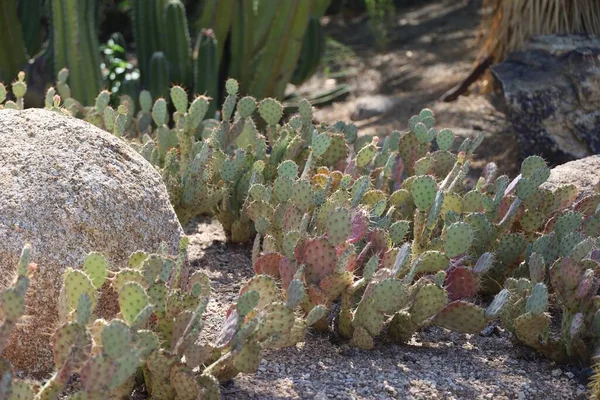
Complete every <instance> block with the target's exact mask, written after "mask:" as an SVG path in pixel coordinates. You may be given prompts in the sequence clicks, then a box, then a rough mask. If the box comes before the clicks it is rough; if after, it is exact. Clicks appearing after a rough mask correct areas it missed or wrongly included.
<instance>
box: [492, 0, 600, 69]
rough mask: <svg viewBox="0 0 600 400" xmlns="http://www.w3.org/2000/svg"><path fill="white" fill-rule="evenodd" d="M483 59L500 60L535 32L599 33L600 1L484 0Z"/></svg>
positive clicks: (540, 33)
mask: <svg viewBox="0 0 600 400" xmlns="http://www.w3.org/2000/svg"><path fill="white" fill-rule="evenodd" d="M483 10H484V16H483V19H482V22H481V33H482V36H481V39H482V41H483V43H482V47H481V53H480V59H484V58H487V57H491V59H492V62H493V63H497V62H501V61H502V60H504V58H505V57H506V56H507V55H508V54H509V53H510V52H513V51H515V50H519V49H521V48H522V46H523V45H524V44H525V43H526V42H527V40H528V39H529V38H531V37H532V36H536V35H550V34H568V33H586V34H592V35H600V0H484V2H483Z"/></svg>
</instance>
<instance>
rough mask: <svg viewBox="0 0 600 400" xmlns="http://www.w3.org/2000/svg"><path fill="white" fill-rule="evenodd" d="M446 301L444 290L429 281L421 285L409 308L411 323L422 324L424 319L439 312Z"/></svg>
mask: <svg viewBox="0 0 600 400" xmlns="http://www.w3.org/2000/svg"><path fill="white" fill-rule="evenodd" d="M447 303H448V297H447V295H446V291H445V290H444V289H442V288H440V287H439V286H438V285H436V284H434V283H431V284H427V285H425V286H423V287H422V288H421V289H419V291H418V292H417V295H416V296H415V300H414V302H413V304H412V306H411V308H410V315H411V320H412V323H413V324H415V325H420V324H422V323H423V322H424V321H425V320H427V319H429V318H431V317H433V316H434V315H436V314H437V313H439V312H440V311H441V310H442V309H443V308H444V307H445V306H446V304H447Z"/></svg>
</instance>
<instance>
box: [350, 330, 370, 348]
mask: <svg viewBox="0 0 600 400" xmlns="http://www.w3.org/2000/svg"><path fill="white" fill-rule="evenodd" d="M350 345H351V346H354V347H358V348H360V349H363V350H370V349H372V348H373V347H375V344H374V342H373V337H372V336H371V335H370V334H369V332H368V331H367V330H366V329H365V328H363V327H361V326H358V327H356V328H354V333H353V335H352V339H351V340H350Z"/></svg>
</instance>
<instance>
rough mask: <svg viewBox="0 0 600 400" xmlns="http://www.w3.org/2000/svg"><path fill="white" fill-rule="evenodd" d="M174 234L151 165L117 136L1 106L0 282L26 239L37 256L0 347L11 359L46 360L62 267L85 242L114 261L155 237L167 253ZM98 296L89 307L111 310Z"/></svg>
mask: <svg viewBox="0 0 600 400" xmlns="http://www.w3.org/2000/svg"><path fill="white" fill-rule="evenodd" d="M182 235H183V231H182V229H181V226H180V224H179V222H178V220H177V217H176V215H175V212H174V211H173V208H172V207H171V204H170V203H169V198H168V194H167V191H166V188H165V186H164V184H163V182H162V179H161V177H160V175H159V174H158V172H157V171H156V170H155V169H154V168H153V167H152V166H151V165H150V164H149V163H148V162H147V161H146V160H145V159H144V158H143V157H142V156H141V155H139V154H137V153H136V152H135V151H134V150H133V149H132V148H130V147H129V146H128V145H127V144H126V143H125V142H123V141H122V140H120V139H118V138H116V137H114V136H112V135H111V134H110V133H108V132H105V131H103V130H101V129H99V128H96V127H95V126H93V125H91V124H89V123H87V122H85V121H82V120H78V119H76V118H73V117H69V116H65V115H63V114H60V113H57V112H53V111H48V110H43V109H29V110H25V111H16V110H7V109H5V110H0V287H1V288H4V287H6V286H7V285H8V284H9V283H10V282H11V281H12V278H13V277H14V275H15V272H16V265H17V261H18V257H19V254H20V251H21V249H22V247H23V245H24V244H25V243H26V242H29V243H31V245H32V255H33V257H32V261H33V262H35V263H37V264H38V271H37V272H36V275H35V276H34V278H33V280H32V284H31V286H30V289H29V291H28V297H27V301H26V305H27V311H26V315H27V317H26V319H25V320H24V323H23V324H22V325H21V326H19V327H18V328H17V330H16V332H15V333H14V334H13V337H12V340H11V343H10V345H9V346H8V348H7V349H6V352H5V355H6V356H7V358H8V359H9V360H10V361H11V362H12V363H13V365H14V367H15V369H17V370H22V371H24V372H26V373H28V374H33V375H40V374H44V373H46V372H47V371H48V370H50V369H51V368H52V367H53V365H52V353H51V347H50V334H51V333H52V332H53V331H54V328H55V325H56V322H57V318H58V313H57V307H56V304H57V298H58V293H59V290H60V286H61V283H62V276H63V271H64V270H65V269H66V268H67V267H73V268H80V267H81V264H82V261H83V259H84V258H85V256H86V254H87V253H89V252H91V251H98V252H101V253H102V254H104V255H105V256H106V257H107V258H108V259H109V260H110V262H111V266H113V267H124V266H126V264H127V259H128V257H129V255H130V254H131V253H132V252H134V251H136V250H145V251H149V252H157V251H159V249H160V247H161V245H163V244H164V245H166V247H167V249H168V251H170V252H173V253H176V251H177V247H178V242H179V239H180V237H181V236H182ZM109 297H110V296H109ZM102 305H103V304H102V298H101V301H100V305H99V308H100V310H98V311H99V312H98V314H100V315H103V313H105V312H109V311H111V310H110V307H108V306H109V305H110V302H108V303H106V302H105V303H104V308H102ZM107 307H108V308H107ZM112 311H113V312H114V309H113V310H112ZM103 316H104V315H103Z"/></svg>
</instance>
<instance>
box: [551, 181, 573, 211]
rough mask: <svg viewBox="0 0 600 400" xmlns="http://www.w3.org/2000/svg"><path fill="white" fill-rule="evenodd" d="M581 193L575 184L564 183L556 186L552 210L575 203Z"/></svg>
mask: <svg viewBox="0 0 600 400" xmlns="http://www.w3.org/2000/svg"><path fill="white" fill-rule="evenodd" d="M578 194H579V189H578V188H577V186H575V185H564V186H560V187H558V188H556V190H555V191H554V192H553V198H554V199H553V202H552V206H551V210H553V211H557V210H562V209H564V208H566V207H568V206H570V205H571V203H573V201H574V200H575V199H576V198H577V195H578Z"/></svg>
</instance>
